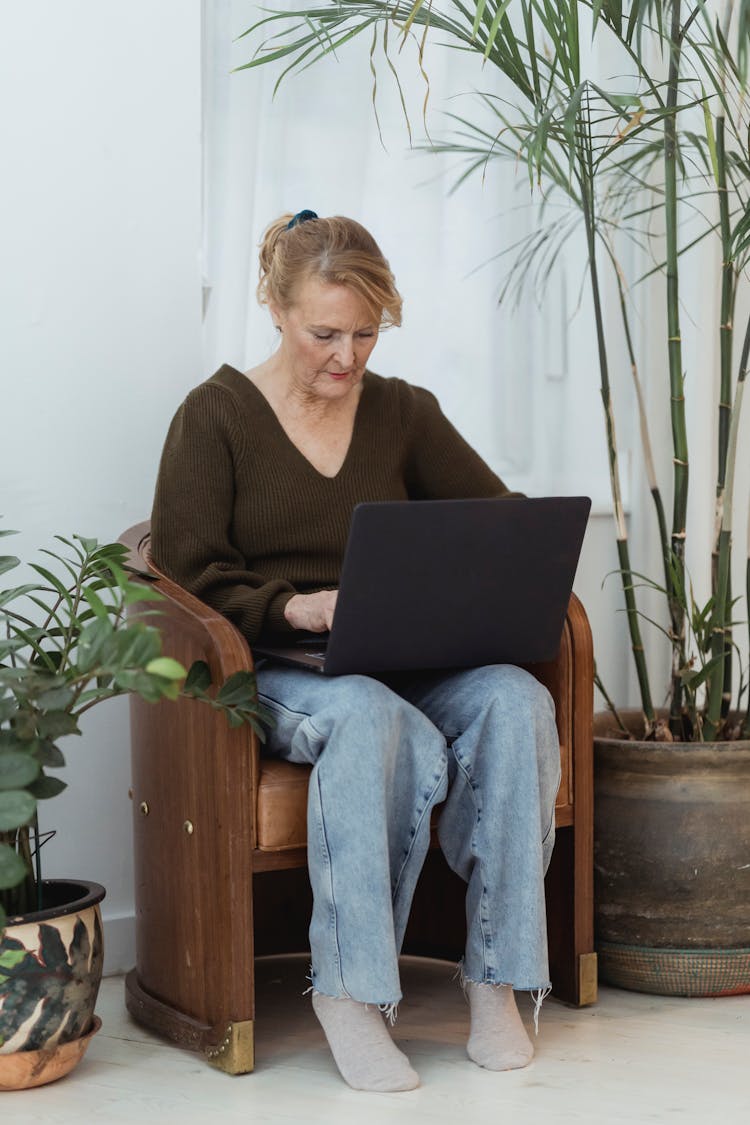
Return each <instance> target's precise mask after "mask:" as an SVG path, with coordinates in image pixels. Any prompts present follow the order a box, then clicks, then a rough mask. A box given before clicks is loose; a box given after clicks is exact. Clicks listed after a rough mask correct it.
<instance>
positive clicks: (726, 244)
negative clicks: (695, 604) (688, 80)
mask: <svg viewBox="0 0 750 1125" xmlns="http://www.w3.org/2000/svg"><path fill="white" fill-rule="evenodd" d="M724 129H725V120H724V115H723V114H722V115H721V116H719V117H717V119H716V163H717V169H718V183H717V189H718V197H719V227H720V232H721V255H722V259H721V260H722V268H721V320H720V323H719V345H720V372H721V378H720V389H719V440H718V458H719V460H718V468H717V476H716V517H715V539H714V549H713V553H712V558H711V592H712V594H713V595H714V597H716V596H717V590H718V581H719V539H720V535H721V527H722V522H723V508H724V496H725V484H726V469H727V449H728V445H729V425H730V415H731V411H732V403H731V397H732V343H733V339H734V332H733V314H734V298H735V292H736V273H735V267H734V262H733V260H732V231H731V224H730V219H729V193H728V191H727V165H726V151H725V144H724ZM728 549H729V551H730V562H729V574H730V578H729V579H728V581H727V589H726V596H725V600H724V603H723V605H722V606H717V609H718V610H719V611H720V612H721V622H720V624H721V627H722V628H723V631H724V661H723V664H720V665H718V666H717V667H716V668H715V669H714V671H713V672H712V674H711V680H712V681H713V679H714V677H720V678H721V680H722V705H721V710H722V715H723V716H724V717H726V715H727V714H728V713H729V704H730V701H731V697H732V636H731V629H730V628H729V622H730V621H731V619H732V611H731V602H732V593H731V589H730V587H731V542H730V545H729V548H728Z"/></svg>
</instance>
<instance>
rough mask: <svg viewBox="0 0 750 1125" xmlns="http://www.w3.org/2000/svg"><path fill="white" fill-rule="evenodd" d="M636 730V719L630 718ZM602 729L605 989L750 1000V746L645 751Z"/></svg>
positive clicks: (599, 887)
mask: <svg viewBox="0 0 750 1125" xmlns="http://www.w3.org/2000/svg"><path fill="white" fill-rule="evenodd" d="M621 715H622V717H623V719H624V721H625V724H626V725H627V726H628V727H630V725H631V723H632V729H633V730H637V729H638V724H640V722H641V716H640V713H639V712H621ZM611 727H612V718H611V716H610V715H609V714H608V713H606V714H601V715H597V716H596V717H595V720H594V735H595V738H594V754H595V770H594V777H595V782H594V784H595V798H594V877H595V883H594V895H595V925H596V940H597V951H598V954H599V969H600V977H601V979H602V980H603V981H607V982H608V983H610V984H615V985H618V986H620V987H623V988H632V989H636V990H637V991H642V992H656V993H660V994H661V995H675V996H719V995H728V994H732V993H738V992H750V741H737V742H721V743H694V742H690V743H686V742H673V743H664V742H659V743H657V742H638V741H627V740H622V739H618V738H613V737H603V735H604V734H605V733H607V732H609V731H610V730H611Z"/></svg>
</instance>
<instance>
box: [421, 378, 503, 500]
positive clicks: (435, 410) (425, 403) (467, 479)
mask: <svg viewBox="0 0 750 1125" xmlns="http://www.w3.org/2000/svg"><path fill="white" fill-rule="evenodd" d="M403 387H404V388H405V391H404V399H405V401H403V407H402V408H403V417H404V422H405V425H406V427H407V456H406V465H405V478H406V486H407V489H408V492H409V496H410V498H411V499H413V500H466V499H479V498H482V497H492V496H498V497H500V496H523V493H522V492H511V491H510V489H509V488H508V487H507V485H505V484H504V483H503V481H501V479H500V477H498V476H497V475H496V474H495V473H494V472H493V471H492V469H491V468H490V467H489V465H488V464H487V463H486V462H485V461H483V460H482V458H481V457H480V456H479V454H478V453H477V452H476V450H475V449H472V447H471V446H470V445H469V443H468V442H467V441H465V440H464V438H462V437H461V435H460V434H459V432H458V430H457V429H456V428H455V426H453V425H452V424H451V423H450V422H449V421H448V419H447V418H446V417H445V415H444V414H443V412H442V410H441V409H440V406H439V404H438V401H437V399H436V398H435V396H434V395H433V394H431V392H430V391H427V390H424V389H423V388H422V387H412V386H410V385H409V384H406V383H404V384H403Z"/></svg>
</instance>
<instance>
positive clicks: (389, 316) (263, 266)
mask: <svg viewBox="0 0 750 1125" xmlns="http://www.w3.org/2000/svg"><path fill="white" fill-rule="evenodd" d="M291 218H292V215H291V214H287V215H281V216H279V218H278V219H276V220H275V221H274V222H272V223H271V224H270V225H269V226H268V227H267V229H266V231H265V233H264V235H263V240H262V242H261V243H260V270H259V277H260V280H259V282H258V290H257V292H258V300H259V302H260V303H261V304H262V305H265V304H267V303H268V302H269V301H273V302H274V303H276V304H278V305H279V306H280V307H281V308H283V309H288V308H289V307H290V305H293V304H294V297H295V290H296V289H297V287H298V286H299V285H300V284H301V283H302V282H303V281H306V280H307V278H308V277H317V278H320V280H321V281H325V282H327V283H328V284H330V285H346V286H348V288H350V289H353V290H354V291H355V292H356V293H358V294H359V295H360V297H361V298H362V300H363V301H364V303H365V305H366V307H367V309H368V312H370V313H372V315H373V316H375V317H376V318H378V319H379V321H380V327H381V328H388V327H390V326H391V325H399V324H400V323H401V305H402V300H401V295H400V293H399V292H398V290H397V289H396V280H395V278H394V276H393V274H392V273H391V268H390V266H389V265H388V262H387V261H386V259H385V258H384V257H383V254H382V252H381V250H380V247H379V246H378V244H377V242H376V241H375V239H374V238H373V237H372V235H371V234H370V232H369V231H367V230H365V228H364V227H363V226H361V225H360V224H359V223H357V222H355V221H354V219H346V218H343V217H342V216H341V215H334V216H333V217H332V218H330V219H308V220H306V221H304V222H297V223H296V224H295V226H293V227H292V228H291V230H290V229H289V228H288V223H289V221H290V219H291Z"/></svg>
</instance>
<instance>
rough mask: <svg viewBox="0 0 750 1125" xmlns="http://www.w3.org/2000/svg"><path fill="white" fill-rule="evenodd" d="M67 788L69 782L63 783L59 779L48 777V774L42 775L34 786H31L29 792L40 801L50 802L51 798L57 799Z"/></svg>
mask: <svg viewBox="0 0 750 1125" xmlns="http://www.w3.org/2000/svg"><path fill="white" fill-rule="evenodd" d="M67 788H68V785H67V782H65V781H61V780H60V778H59V777H48V776H47V774H42V776H41V777H39V778H37V780H36V781H35V782H34V783H33V785H30V786H29V792H30V793H33V795H34V796H35V797H36V798H37V800H39V801H48V800H49V799H50V798H51V797H57V795H58V794H59V793H62V791H63V789H67Z"/></svg>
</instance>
